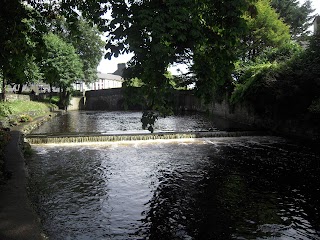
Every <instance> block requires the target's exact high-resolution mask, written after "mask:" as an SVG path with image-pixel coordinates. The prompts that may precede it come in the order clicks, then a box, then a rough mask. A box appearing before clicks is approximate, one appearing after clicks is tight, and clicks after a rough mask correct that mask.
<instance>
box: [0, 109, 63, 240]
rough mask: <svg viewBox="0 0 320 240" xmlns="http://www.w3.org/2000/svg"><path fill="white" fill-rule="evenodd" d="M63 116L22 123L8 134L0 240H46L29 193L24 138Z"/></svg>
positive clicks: (0, 199)
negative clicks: (55, 118) (26, 134)
mask: <svg viewBox="0 0 320 240" xmlns="http://www.w3.org/2000/svg"><path fill="white" fill-rule="evenodd" d="M59 113H60V112H51V113H46V114H45V115H44V116H41V117H37V118H35V119H34V120H33V121H31V122H26V123H22V124H20V125H17V126H14V127H12V129H11V131H8V132H7V134H8V138H9V140H8V144H7V145H6V147H5V149H4V161H5V172H6V173H7V175H8V176H9V177H8V179H7V181H6V182H5V184H3V185H0V193H1V197H0V239H1V240H2V239H5V240H11V239H12V240H17V239H18V240H24V239H25V240H30V239H32V240H43V239H46V237H45V234H44V233H43V232H42V229H41V223H40V219H39V218H38V216H37V214H36V213H35V211H34V209H33V207H32V204H31V202H30V201H29V198H28V193H27V175H28V173H27V170H26V167H25V159H24V156H23V148H24V139H23V134H25V133H29V132H30V131H32V130H33V129H35V128H36V127H38V126H39V125H41V124H42V123H43V122H45V121H48V120H49V119H51V118H52V117H54V116H55V115H57V114H59Z"/></svg>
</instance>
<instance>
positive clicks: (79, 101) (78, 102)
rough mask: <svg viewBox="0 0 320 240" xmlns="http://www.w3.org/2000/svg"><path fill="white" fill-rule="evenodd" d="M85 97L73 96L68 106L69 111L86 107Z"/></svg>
mask: <svg viewBox="0 0 320 240" xmlns="http://www.w3.org/2000/svg"><path fill="white" fill-rule="evenodd" d="M83 101H84V98H83V97H72V98H71V100H70V104H69V106H68V110H69V111H73V110H83V109H84V103H83Z"/></svg>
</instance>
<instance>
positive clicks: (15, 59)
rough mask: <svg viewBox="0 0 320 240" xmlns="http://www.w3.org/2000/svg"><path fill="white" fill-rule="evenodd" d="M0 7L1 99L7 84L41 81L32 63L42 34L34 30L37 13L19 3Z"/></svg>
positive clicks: (9, 2) (3, 1) (8, 2)
mask: <svg viewBox="0 0 320 240" xmlns="http://www.w3.org/2000/svg"><path fill="white" fill-rule="evenodd" d="M0 5H1V9H0V29H1V35H0V49H1V51H0V72H1V75H2V79H3V81H2V82H3V91H2V92H3V95H4V94H5V91H4V89H5V88H4V86H5V85H6V83H7V81H13V80H14V79H19V81H21V82H27V81H30V80H31V79H30V77H32V78H33V77H36V78H38V77H40V76H39V73H38V71H37V69H36V67H35V65H34V64H33V61H34V59H35V55H36V54H35V53H36V50H37V43H39V42H40V36H41V31H40V30H39V29H40V28H39V29H35V28H34V25H35V24H36V22H38V20H39V16H38V15H37V13H36V12H35V11H33V10H32V9H30V8H28V7H26V5H24V4H22V3H21V2H20V1H5V0H1V2H0ZM39 25H40V24H39ZM29 69H32V70H33V71H34V72H31V71H30V70H29ZM3 99H5V96H3Z"/></svg>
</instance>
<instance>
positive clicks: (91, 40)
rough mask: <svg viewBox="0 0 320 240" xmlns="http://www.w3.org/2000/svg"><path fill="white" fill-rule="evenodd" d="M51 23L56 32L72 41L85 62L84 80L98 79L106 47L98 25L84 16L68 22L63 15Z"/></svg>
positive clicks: (66, 39)
mask: <svg viewBox="0 0 320 240" xmlns="http://www.w3.org/2000/svg"><path fill="white" fill-rule="evenodd" d="M49 24H50V25H51V27H50V29H52V31H53V32H54V33H55V34H57V35H59V36H60V37H61V38H62V39H63V40H64V41H66V42H68V43H71V44H72V45H73V47H74V48H75V50H76V53H77V54H78V55H79V57H80V59H81V61H82V64H83V68H82V69H83V73H84V81H85V82H93V81H95V80H97V67H98V65H99V63H100V60H101V58H102V55H103V49H104V41H102V40H101V35H102V33H101V32H100V31H99V30H98V28H97V26H96V25H93V24H92V23H91V22H89V21H87V20H85V19H83V18H79V19H76V20H75V21H73V22H66V19H65V17H63V16H61V17H59V18H57V19H56V20H55V21H53V22H50V23H49Z"/></svg>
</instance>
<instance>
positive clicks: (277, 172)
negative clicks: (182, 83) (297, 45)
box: [28, 112, 320, 240]
mask: <svg viewBox="0 0 320 240" xmlns="http://www.w3.org/2000/svg"><path fill="white" fill-rule="evenodd" d="M140 116H141V114H140V113H136V112H123V113H120V112H109V113H107V112H70V113H69V114H67V115H63V116H61V117H58V118H55V119H53V120H52V122H51V123H48V124H45V125H43V126H41V127H40V128H39V129H38V130H36V131H35V132H38V133H41V132H42V133H43V132H70V131H75V132H78V131H79V132H110V131H111V132H112V131H141V130H139V129H140V126H141V123H140V120H139V119H140ZM218 122H220V121H218ZM225 125H228V124H225ZM229 128H230V126H229ZM208 129H210V130H214V131H218V130H220V129H221V126H219V127H217V125H216V124H215V121H211V119H209V118H206V117H204V116H202V115H198V114H192V115H186V116H176V117H170V118H166V119H162V120H160V121H159V122H158V125H157V131H162V130H163V131H188V130H189V131H190V130H197V131H200V130H208ZM32 147H33V149H34V151H35V154H34V156H33V157H32V158H31V159H29V160H28V169H29V175H30V177H29V189H30V191H29V193H30V196H31V200H32V202H33V204H34V205H35V207H36V209H37V212H38V214H39V216H40V218H41V220H42V224H43V228H44V230H45V232H46V233H47V235H48V237H49V238H50V239H121V240H122V239H159V240H160V239H161V240H166V239H168V240H171V239H187V240H189V239H190V240H191V239H197V240H198V239H199V240H200V239H201V240H202V239H320V198H319V196H320V179H319V178H320V157H319V149H318V148H316V147H315V146H310V145H307V144H304V143H301V142H298V141H295V140H289V139H285V138H281V137H276V136H256V137H237V138H208V139H197V140H186V141H183V140H179V141H160V140H159V141H136V142H127V143H121V142H118V143H99V144H86V145H77V144H73V145H72V144H67V145H34V146H32Z"/></svg>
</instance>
